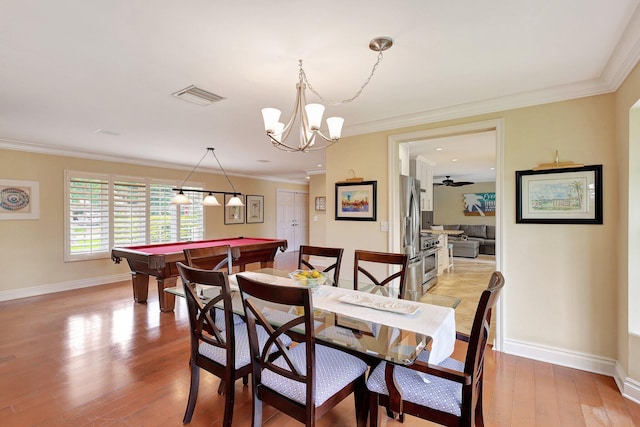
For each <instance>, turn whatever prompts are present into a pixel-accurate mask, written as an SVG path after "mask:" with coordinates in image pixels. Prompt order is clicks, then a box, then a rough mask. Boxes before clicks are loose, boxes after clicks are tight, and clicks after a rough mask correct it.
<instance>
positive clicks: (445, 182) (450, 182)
mask: <svg viewBox="0 0 640 427" xmlns="http://www.w3.org/2000/svg"><path fill="white" fill-rule="evenodd" d="M471 184H473V182H470V181H458V182H456V181H454V180H452V179H451V177H450V176H449V175H447V176H446V177H445V179H443V180H442V183H439V182H435V183H434V184H433V185H444V186H446V187H462V186H463V185H471Z"/></svg>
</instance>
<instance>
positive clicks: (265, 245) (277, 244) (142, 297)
mask: <svg viewBox="0 0 640 427" xmlns="http://www.w3.org/2000/svg"><path fill="white" fill-rule="evenodd" d="M222 245H229V246H230V247H231V250H232V254H233V258H234V259H233V265H237V266H238V268H239V269H240V271H244V270H245V267H246V265H247V264H251V263H254V262H259V263H260V267H261V268H269V267H273V262H274V259H275V256H276V253H277V252H278V249H279V250H281V251H282V252H284V251H285V250H286V249H287V241H286V240H281V239H267V238H254V237H234V238H224V239H215V240H199V241H194V242H175V243H161V244H155V245H140V246H128V247H114V248H113V249H112V250H111V259H113V261H114V262H116V263H120V261H121V260H122V258H124V259H126V260H127V263H128V264H129V268H130V269H131V278H132V281H133V298H134V300H135V301H136V302H139V303H144V302H146V300H147V295H148V292H149V276H154V277H156V281H157V282H158V299H159V301H160V310H161V311H173V308H174V305H175V299H174V297H173V295H171V294H168V293H167V292H163V290H164V289H165V288H170V287H173V286H176V283H177V278H178V269H177V267H176V263H177V262H185V261H186V260H185V257H184V252H183V251H184V249H191V248H206V247H212V246H222Z"/></svg>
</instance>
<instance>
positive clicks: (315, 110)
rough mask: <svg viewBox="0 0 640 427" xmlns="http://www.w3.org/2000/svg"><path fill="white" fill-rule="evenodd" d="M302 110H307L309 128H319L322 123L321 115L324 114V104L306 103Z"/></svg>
mask: <svg viewBox="0 0 640 427" xmlns="http://www.w3.org/2000/svg"><path fill="white" fill-rule="evenodd" d="M304 110H305V111H306V112H307V120H308V121H309V128H310V129H311V130H318V129H320V125H321V124H322V115H323V114H324V105H322V104H307V105H305V106H304Z"/></svg>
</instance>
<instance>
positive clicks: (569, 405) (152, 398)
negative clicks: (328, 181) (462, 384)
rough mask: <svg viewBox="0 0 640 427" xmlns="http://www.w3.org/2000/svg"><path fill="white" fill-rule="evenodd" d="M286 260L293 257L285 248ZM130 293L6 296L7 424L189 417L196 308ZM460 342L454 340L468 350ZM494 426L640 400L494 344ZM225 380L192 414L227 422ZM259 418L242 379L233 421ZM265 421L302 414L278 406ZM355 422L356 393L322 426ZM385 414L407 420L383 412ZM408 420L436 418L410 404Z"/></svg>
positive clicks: (547, 420)
mask: <svg viewBox="0 0 640 427" xmlns="http://www.w3.org/2000/svg"><path fill="white" fill-rule="evenodd" d="M285 262H287V261H286V260H285ZM149 294H150V295H149V302H148V304H136V303H134V302H133V300H132V292H131V284H130V282H122V283H114V284H109V285H103V286H96V287H93V288H88V289H81V290H76V291H69V292H60V293H56V294H51V295H45V296H39V297H32V298H25V299H21V300H15V301H8V302H2V303H0V325H2V334H1V337H2V339H1V340H0V425H1V426H20V427H25V426H47V427H49V426H180V425H181V424H182V416H183V413H184V409H185V405H186V401H187V394H188V384H189V369H188V352H189V338H188V335H187V323H188V319H187V313H186V307H185V304H184V301H181V300H180V299H178V301H176V310H175V312H174V313H160V311H159V310H158V300H157V293H156V291H155V283H152V286H151V287H150V292H149ZM461 350H462V349H456V354H457V355H458V357H459V355H460V354H461ZM485 377H486V378H485V419H486V421H487V423H486V425H488V426H518V427H526V426H544V427H548V426H562V427H572V426H616V427H618V426H638V427H640V406H639V405H636V404H634V403H632V402H630V401H629V400H626V399H624V398H623V397H622V396H621V395H620V393H619V392H618V389H617V388H616V386H615V383H614V381H613V380H612V379H611V378H609V377H605V376H601V375H594V374H590V373H586V372H583V371H578V370H574V369H568V368H563V367H560V366H555V365H550V364H547V363H542V362H536V361H533V360H529V359H523V358H518V357H514V356H509V355H505V354H498V353H494V352H492V351H490V350H489V351H488V352H487V360H486V365H485ZM217 388H218V380H217V379H216V378H215V377H212V376H211V375H208V374H206V373H203V374H202V380H201V383H200V395H199V397H198V403H197V405H196V409H195V413H194V416H193V421H192V422H191V424H190V425H191V426H194V427H195V426H218V425H220V423H221V417H222V408H223V399H222V398H221V397H220V396H218V395H217ZM250 419H251V395H250V387H244V386H243V385H242V383H241V382H238V383H237V384H236V405H235V411H234V425H235V426H248V425H249V424H250ZM264 425H265V426H277V427H288V426H298V425H300V424H299V423H297V422H296V421H293V420H291V419H290V418H289V417H287V416H286V415H285V414H281V413H279V412H277V411H274V410H273V409H271V408H266V410H265V423H264ZM353 425H355V419H354V410H353V400H352V398H348V399H347V400H346V401H344V402H343V403H342V404H341V405H339V406H338V407H337V408H335V409H334V410H333V411H331V412H330V413H329V414H327V415H326V416H325V417H323V418H322V419H321V421H320V423H319V426H323V427H325V426H327V427H328V426H353ZM382 425H383V426H401V425H403V424H400V423H398V422H396V421H393V420H388V419H387V418H386V417H384V419H383V421H382ZM404 425H405V426H430V425H432V424H430V423H427V422H425V421H422V420H417V419H415V418H412V417H409V416H407V418H406V420H405V423H404Z"/></svg>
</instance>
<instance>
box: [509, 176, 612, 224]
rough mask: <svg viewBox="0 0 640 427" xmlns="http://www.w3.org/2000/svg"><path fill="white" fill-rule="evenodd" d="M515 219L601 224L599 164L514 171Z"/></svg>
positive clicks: (539, 221) (532, 222) (538, 222)
mask: <svg viewBox="0 0 640 427" xmlns="http://www.w3.org/2000/svg"><path fill="white" fill-rule="evenodd" d="M516 222H517V223H531V224H602V165H592V166H584V167H576V168H566V169H548V170H539V171H533V170H528V171H516Z"/></svg>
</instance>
